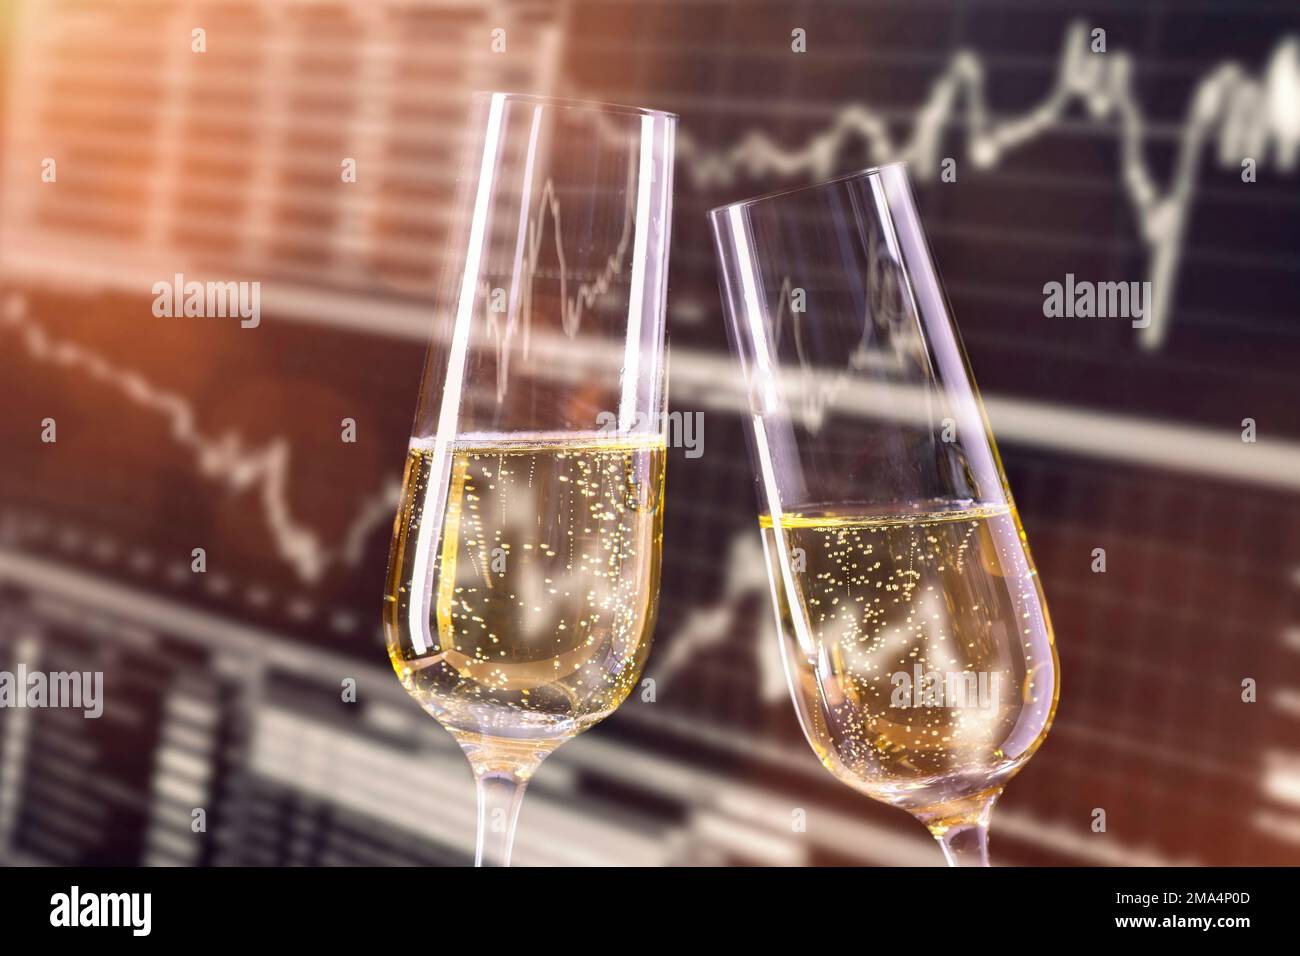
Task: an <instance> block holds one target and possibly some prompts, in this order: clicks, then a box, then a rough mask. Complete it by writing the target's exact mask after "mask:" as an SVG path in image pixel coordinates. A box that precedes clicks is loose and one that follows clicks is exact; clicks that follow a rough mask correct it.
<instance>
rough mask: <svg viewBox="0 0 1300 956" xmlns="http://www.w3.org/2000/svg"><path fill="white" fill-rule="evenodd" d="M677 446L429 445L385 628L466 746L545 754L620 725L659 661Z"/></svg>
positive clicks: (410, 497)
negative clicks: (666, 519)
mask: <svg viewBox="0 0 1300 956" xmlns="http://www.w3.org/2000/svg"><path fill="white" fill-rule="evenodd" d="M664 459H665V449H664V444H663V442H662V440H659V439H649V440H641V441H638V440H632V441H628V440H616V439H613V438H603V437H602V436H599V435H590V436H585V437H584V436H577V437H576V438H575V437H574V436H565V437H563V438H552V437H548V436H544V435H542V436H532V437H528V436H523V437H513V436H512V437H511V438H510V439H505V438H496V437H491V436H489V437H488V438H487V439H484V440H483V441H482V442H477V441H470V442H467V443H460V444H454V445H452V446H451V447H450V448H449V449H448V451H447V452H446V454H445V455H444V456H443V460H442V461H439V460H437V457H436V455H435V453H434V450H433V447H432V445H431V444H428V445H425V444H413V445H412V447H411V451H410V454H409V456H408V458H407V462H406V477H405V484H404V488H403V492H402V504H401V510H400V511H399V513H398V516H397V523H396V528H395V538H394V543H393V551H392V559H391V563H390V568H389V583H388V591H387V595H386V598H385V611H384V621H385V631H386V634H387V640H388V650H389V657H390V659H391V660H392V663H393V668H394V669H395V670H396V671H397V675H398V677H399V678H401V680H402V684H403V685H404V686H405V688H406V690H407V692H408V693H410V694H411V696H412V697H414V698H415V699H416V700H417V701H418V702H419V703H420V704H421V706H423V707H424V708H425V710H427V711H428V712H429V713H430V714H432V715H433V716H434V717H436V718H437V719H438V720H439V721H440V722H441V723H442V724H443V726H445V727H446V728H447V729H448V730H450V731H451V732H452V733H453V735H455V736H456V737H457V739H458V740H460V741H461V743H462V745H463V746H467V747H469V746H470V745H473V746H474V747H476V748H479V749H480V750H481V749H485V748H486V749H487V750H492V751H494V752H503V753H504V752H508V751H510V750H511V748H512V747H514V748H516V749H522V750H527V749H529V748H530V747H531V748H533V749H534V750H536V749H537V748H538V747H539V746H540V749H541V752H544V751H545V750H546V749H547V747H546V746H545V745H546V742H548V741H550V742H552V744H551V746H553V745H554V742H558V741H559V740H562V739H565V738H567V737H571V736H573V735H574V734H576V733H578V732H579V731H581V730H583V729H585V728H587V727H589V726H591V725H592V724H595V723H596V722H597V721H599V720H601V719H603V718H604V717H606V716H608V715H609V714H610V713H612V712H613V711H614V709H615V708H617V707H618V705H619V704H620V703H622V701H623V699H624V698H625V697H627V695H628V693H629V692H630V691H631V690H632V689H633V687H634V686H635V684H636V682H637V680H638V679H639V677H640V674H641V668H642V666H643V665H644V663H645V658H646V655H647V653H648V652H649V645H650V635H651V631H652V630H653V627H654V617H655V609H656V602H657V597H658V592H659V562H660V547H661V541H662V522H663V508H662V501H663V482H664Z"/></svg>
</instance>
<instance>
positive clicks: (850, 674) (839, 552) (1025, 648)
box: [760, 505, 1057, 826]
mask: <svg viewBox="0 0 1300 956" xmlns="http://www.w3.org/2000/svg"><path fill="white" fill-rule="evenodd" d="M780 524H781V528H780V530H779V531H778V530H777V529H776V528H774V527H773V521H772V519H771V517H770V516H764V517H762V518H761V519H760V525H761V527H762V529H763V544H764V550H765V551H766V553H767V557H768V563H769V571H770V572H771V580H772V587H773V590H774V592H775V599H776V604H777V608H778V615H779V619H780V628H781V634H782V645H783V649H784V652H785V655H784V656H785V664H786V675H787V677H788V679H789V682H790V687H791V693H792V695H793V697H794V701H795V708H796V710H797V712H798V716H799V721H800V723H801V725H802V726H803V730H804V733H805V734H806V735H807V737H808V740H809V742H810V743H811V744H812V747H813V750H814V751H815V752H816V753H817V756H818V757H819V758H820V759H821V761H822V763H823V764H824V765H825V766H826V768H827V769H828V770H830V771H831V773H833V774H835V776H836V777H838V778H839V779H840V780H842V781H844V782H845V783H847V784H849V785H850V786H852V787H854V788H855V789H857V790H859V791H861V792H863V793H866V794H867V795H869V796H871V797H874V798H875V799H878V800H883V801H885V802H888V803H892V804H895V805H897V806H902V807H905V808H908V809H912V810H916V811H918V812H919V811H922V810H924V811H927V813H928V814H929V815H930V817H932V818H933V819H934V821H935V822H936V823H937V824H938V825H940V826H942V825H943V817H944V816H945V815H946V814H947V815H951V816H952V817H954V818H956V817H958V816H960V815H961V812H962V806H963V805H964V804H965V803H968V802H970V801H972V799H978V798H979V797H981V796H982V795H986V794H988V793H989V792H994V791H996V790H997V789H998V788H1000V787H1001V785H1002V784H1004V783H1005V782H1006V781H1007V780H1008V779H1009V778H1010V777H1011V776H1012V775H1013V774H1014V773H1015V772H1016V771H1017V770H1018V769H1019V768H1020V767H1021V766H1022V765H1023V764H1024V763H1025V761H1026V760H1028V759H1029V757H1030V756H1031V755H1032V754H1033V752H1034V750H1036V749H1037V747H1038V745H1039V744H1040V743H1041V742H1042V740H1043V738H1044V737H1045V736H1046V734H1047V730H1048V727H1049V726H1050V725H1051V722H1052V715H1053V713H1054V711H1055V708H1056V694H1057V677H1056V670H1057V664H1056V650H1055V646H1054V644H1053V640H1052V629H1051V623H1050V621H1049V619H1048V616H1047V611H1046V605H1045V604H1044V602H1043V595H1042V590H1041V588H1040V586H1039V582H1038V576H1037V572H1036V571H1035V570H1034V566H1033V562H1032V560H1031V559H1030V557H1029V552H1028V549H1027V547H1026V545H1025V538H1024V532H1023V531H1022V530H1021V527H1020V520H1019V518H1018V517H1017V515H1016V513H1015V511H1014V510H1013V509H1011V508H1008V507H1006V506H991V507H982V506H974V507H965V508H963V507H960V506H956V505H954V506H953V510H946V511H934V512H929V513H918V514H907V515H901V516H871V515H857V514H844V513H821V514H786V515H782V516H781V518H780Z"/></svg>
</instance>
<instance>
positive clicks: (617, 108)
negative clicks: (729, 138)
mask: <svg viewBox="0 0 1300 956" xmlns="http://www.w3.org/2000/svg"><path fill="white" fill-rule="evenodd" d="M496 96H500V97H502V98H503V99H506V100H512V101H514V102H518V103H533V104H536V105H537V106H554V107H557V108H559V109H565V110H587V111H589V112H592V113H626V114H632V115H635V116H657V117H660V118H663V119H672V120H676V119H681V117H680V116H678V115H677V114H676V113H670V112H668V111H667V110H655V109H650V108H649V107H646V106H626V105H624V104H622V103H604V102H601V101H600V100H576V99H572V98H570V97H565V96H542V95H540V94H537V93H511V92H509V91H507V90H478V91H477V92H475V93H474V94H473V98H474V99H476V100H477V99H483V100H486V99H492V98H493V97H496Z"/></svg>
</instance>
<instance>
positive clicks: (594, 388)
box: [384, 93, 676, 865]
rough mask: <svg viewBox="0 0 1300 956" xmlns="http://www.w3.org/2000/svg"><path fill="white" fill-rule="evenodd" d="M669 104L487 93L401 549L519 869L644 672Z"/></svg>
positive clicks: (461, 724) (426, 701)
mask: <svg viewBox="0 0 1300 956" xmlns="http://www.w3.org/2000/svg"><path fill="white" fill-rule="evenodd" d="M675 129H676V117H674V116H672V115H671V114H667V113H660V112H656V111H653V110H643V109H635V108H629V107H616V106H606V105H603V104H593V103H578V102H573V101H568V100H554V99H545V98H540V97H534V96H520V95H515V94H505V93H492V94H484V95H481V96H479V97H477V98H476V100H475V104H474V122H473V124H472V133H473V135H472V136H471V138H470V141H469V144H468V154H467V159H466V161H465V165H464V168H463V170H462V177H461V188H460V198H459V201H458V203H457V207H456V209H457V215H456V216H455V218H454V219H453V220H452V222H451V232H450V237H449V242H450V245H449V249H450V250H451V261H450V263H449V265H448V267H447V268H446V270H445V275H444V284H443V286H442V288H441V289H440V291H439V294H438V300H437V306H438V309H439V312H438V314H437V315H436V317H435V326H434V335H433V342H432V345H431V347H430V350H429V357H428V361H427V364H426V367H425V374H424V380H423V384H422V388H421V394H420V401H419V408H418V411H417V415H416V423H415V432H414V436H413V438H412V440H411V445H410V452H409V454H408V457H407V462H406V476H405V483H404V487H403V492H402V502H401V506H400V511H399V513H398V516H397V522H396V527H395V533H394V539H393V548H392V554H391V557H390V561H389V580H388V589H387V594H386V597H385V608H384V625H385V633H386V636H387V641H388V651H389V657H390V658H391V660H392V664H393V668H394V669H395V670H396V672H397V675H398V677H399V678H400V679H401V681H402V684H403V686H404V687H405V688H406V690H407V692H408V693H409V694H410V695H411V696H412V697H413V698H414V699H415V700H416V701H418V702H419V703H420V705H421V706H422V707H423V708H424V709H425V710H426V711H427V712H428V713H429V714H431V715H432V716H433V717H434V718H435V719H436V720H437V721H438V722H439V723H441V724H442V726H443V727H445V728H446V729H447V730H448V731H449V732H450V733H451V735H452V736H453V737H454V738H455V739H456V741H457V742H458V743H459V744H460V746H461V749H462V750H463V751H464V752H465V755H466V756H467V757H468V758H469V762H470V765H471V767H472V768H473V771H474V776H475V779H476V781H477V786H478V839H477V851H476V860H475V862H476V863H477V864H498V865H508V863H509V860H510V851H511V845H512V840H513V836H514V828H515V820H516V818H517V815H518V812H519V806H520V801H521V799H522V796H523V792H524V787H525V785H526V783H527V781H528V779H529V778H530V777H531V776H532V775H533V773H534V772H535V771H536V770H537V768H538V766H539V765H540V764H541V762H542V761H543V760H544V759H545V758H546V756H547V755H549V754H550V753H551V752H552V751H554V750H555V748H556V747H558V746H559V745H560V744H561V743H563V742H564V741H566V740H568V739H570V738H571V737H573V736H575V735H576V734H578V733H579V732H581V731H583V730H585V729H587V728H589V727H591V726H593V725H595V724H596V723H597V722H599V721H600V720H602V719H604V718H605V717H607V716H609V714H611V713H613V711H614V710H615V708H617V707H618V706H619V704H620V703H622V701H623V700H624V698H626V697H627V695H628V693H629V692H630V691H631V690H632V688H633V687H634V686H635V685H636V682H637V680H638V679H639V677H640V674H641V669H642V666H643V665H644V663H645V659H646V655H647V654H648V652H649V644H650V635H651V632H652V631H653V628H654V620H655V608H656V602H657V600H658V592H659V562H660V543H661V535H662V525H663V484H664V462H665V441H664V431H663V428H664V417H663V410H664V407H665V402H666V398H667V396H666V387H667V386H666V376H665V362H664V297H665V291H666V278H667V267H668V238H669V227H670V222H671V215H672V201H671V196H672V168H673V142H674V134H675Z"/></svg>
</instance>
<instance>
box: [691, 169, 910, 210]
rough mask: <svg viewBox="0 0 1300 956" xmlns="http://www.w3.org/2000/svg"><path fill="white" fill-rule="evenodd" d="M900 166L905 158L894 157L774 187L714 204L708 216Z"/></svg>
mask: <svg viewBox="0 0 1300 956" xmlns="http://www.w3.org/2000/svg"><path fill="white" fill-rule="evenodd" d="M900 168H901V169H903V170H906V169H907V160H905V159H896V160H894V161H893V162H892V163H881V164H880V165H878V166H868V167H866V168H865V169H855V170H854V171H853V172H851V173H844V174H843V175H841V176H833V177H831V178H830V179H820V180H818V181H817V182H815V183H808V184H806V185H804V186H792V187H790V188H788V189H776V190H773V191H772V192H770V193H763V194H762V195H759V196H750V197H749V198H748V199H739V200H737V201H736V202H729V203H724V204H723V205H721V206H714V207H713V208H712V209H710V210H709V217H710V218H716V217H718V216H720V215H722V214H723V213H725V212H727V211H728V210H731V209H739V208H742V207H745V206H755V205H758V204H759V203H761V202H767V201H769V200H771V199H782V198H784V197H786V196H793V195H795V194H797V193H807V192H812V191H813V190H816V189H823V188H825V187H827V186H837V185H839V184H840V183H845V182H848V181H849V180H853V179H867V178H869V177H871V176H878V175H880V174H881V173H883V172H885V171H886V170H888V169H900Z"/></svg>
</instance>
